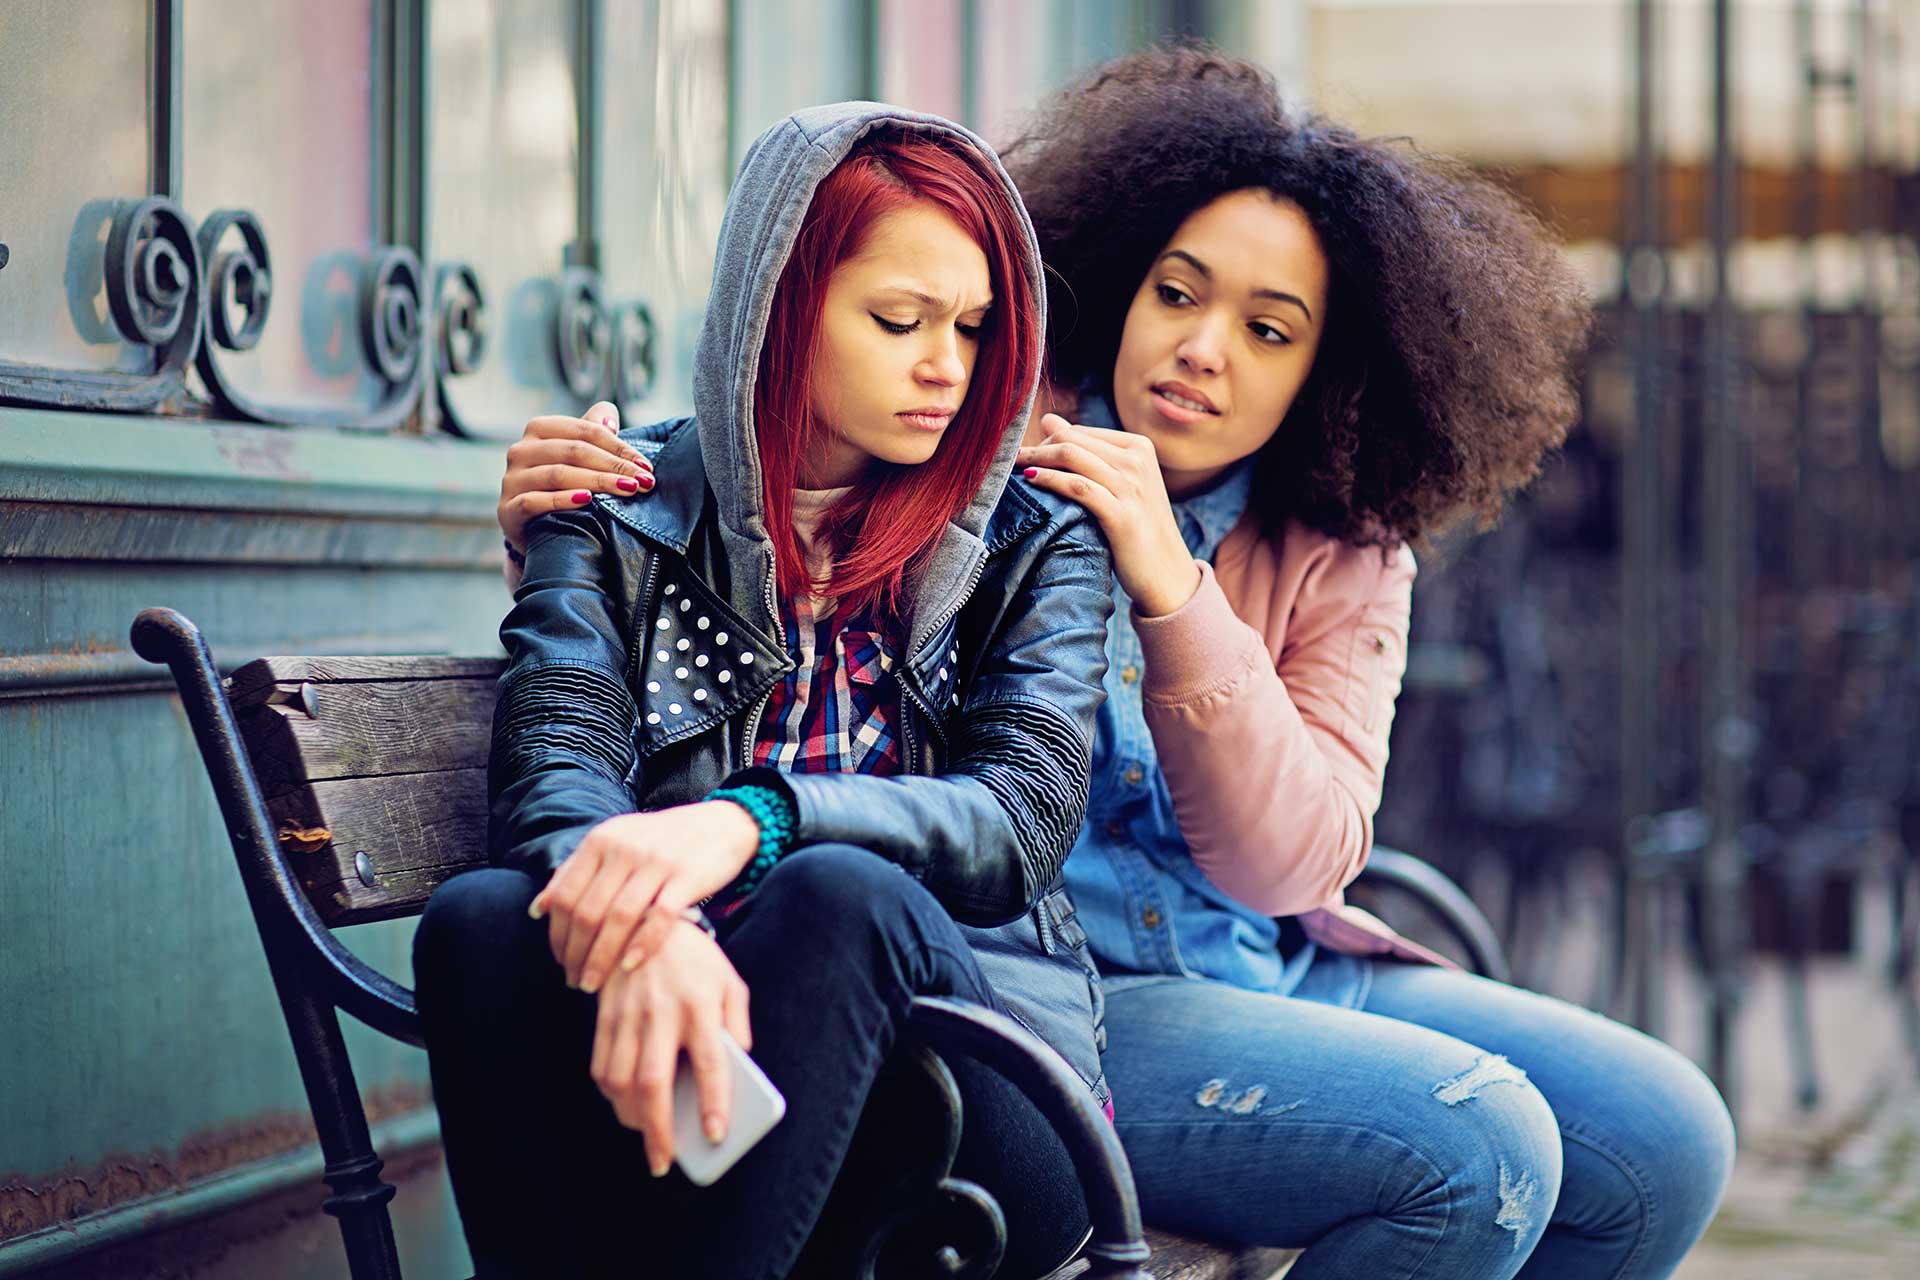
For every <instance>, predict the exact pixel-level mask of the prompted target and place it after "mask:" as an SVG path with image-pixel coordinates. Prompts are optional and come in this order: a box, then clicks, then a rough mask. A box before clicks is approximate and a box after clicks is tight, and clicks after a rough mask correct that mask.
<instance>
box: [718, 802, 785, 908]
mask: <svg viewBox="0 0 1920 1280" xmlns="http://www.w3.org/2000/svg"><path fill="white" fill-rule="evenodd" d="M707 799H709V800H730V801H732V802H733V803H734V804H737V805H739V806H740V807H741V808H742V809H745V810H746V811H747V816H748V817H750V818H752V819H753V820H754V822H756V823H758V824H759V827H760V848H759V849H758V850H757V851H755V853H754V855H753V861H752V862H750V863H748V864H747V867H746V869H745V870H744V871H742V872H741V873H740V875H739V877H738V878H736V879H735V880H734V882H733V884H732V885H731V886H729V891H730V895H731V896H732V897H735V898H744V897H746V896H747V895H748V894H750V893H752V892H753V891H754V890H755V889H756V888H758V887H759V885H760V882H761V881H762V880H764V879H766V877H767V872H769V871H771V870H773V864H774V863H776V862H778V861H780V859H782V858H784V857H786V856H787V854H788V853H789V852H791V851H792V849H793V837H794V828H795V827H796V826H797V825H798V823H799V816H800V815H799V814H798V813H796V812H795V811H794V805H793V800H792V798H791V797H789V796H788V795H787V794H786V793H784V792H782V791H777V790H775V789H774V788H772V787H756V786H743V787H722V788H720V790H718V791H715V792H714V793H712V794H711V795H709V796H708V797H707Z"/></svg>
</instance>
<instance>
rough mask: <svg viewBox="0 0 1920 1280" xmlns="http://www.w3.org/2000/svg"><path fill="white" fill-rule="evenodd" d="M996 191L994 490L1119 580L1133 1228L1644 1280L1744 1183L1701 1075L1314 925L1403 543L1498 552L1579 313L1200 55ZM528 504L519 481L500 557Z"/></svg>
mask: <svg viewBox="0 0 1920 1280" xmlns="http://www.w3.org/2000/svg"><path fill="white" fill-rule="evenodd" d="M1006 156H1007V162H1008V165H1009V168H1010V169H1011V170H1012V171H1013V173H1014V176H1015V180H1016V181H1017V183H1018V184H1019V186H1020V190H1021V194H1022V197H1023V198H1024V199H1025V200H1026V202H1027V205H1028V207H1029V209H1030V211H1031V213H1032V216H1033V220H1034V224H1035V227H1036V229H1037V231H1038V233H1039V236H1040V241H1041V247H1042V256H1043V258H1044V260H1045V261H1046V263H1047V265H1048V268H1049V273H1050V275H1049V287H1050V291H1051V295H1052V296H1051V302H1050V315H1049V343H1050V349H1051V350H1050V359H1051V373H1052V378H1053V382H1054V393H1053V395H1054V399H1053V405H1054V407H1055V408H1056V409H1058V410H1060V413H1057V414H1055V415H1052V416H1049V417H1047V418H1045V419H1043V420H1042V423H1041V425H1040V427H1039V428H1038V429H1037V430H1036V431H1034V432H1031V433H1030V434H1029V437H1028V441H1027V447H1026V448H1025V449H1024V450H1023V451H1022V454H1021V456H1020V458H1019V460H1018V463H1017V465H1018V466H1020V467H1022V468H1023V475H1024V477H1025V479H1026V481H1027V482H1028V483H1029V484H1030V485H1031V486H1033V487H1034V488H1038V489H1042V490H1046V491H1048V492H1050V493H1053V494H1056V495H1059V496H1064V497H1067V498H1070V499H1072V500H1074V501H1077V502H1079V503H1080V504H1082V505H1083V506H1085V507H1086V509H1087V510H1088V511H1089V512H1090V513H1092V515H1093V516H1094V517H1095V518H1096V519H1097V520H1098V521H1099V522H1100V524H1101V525H1102V527H1103V528H1104V530H1105V532H1106V534H1107V537H1108V540H1109V542H1110V543H1111V546H1112V552H1113V563H1114V573H1115V578H1116V592H1117V594H1116V605H1117V606H1118V607H1117V608H1116V611H1115V613H1114V615H1113V618H1112V619H1111V621H1110V624H1109V634H1108V659H1109V664H1108V669H1107V675H1106V689H1107V702H1106V704H1105V705H1104V707H1103V708H1102V710H1101V712H1100V717H1099V734H1098V737H1097V739H1096V745H1095V756H1094V771H1093V780H1092V801H1091V804H1090V806H1089V809H1088V818H1087V822H1086V825H1085V826H1084V827H1083V829H1082V832H1081V835H1080V839H1079V841H1078V843H1077V844H1076V846H1075V850H1074V852H1073V854H1072V856H1071V857H1070V858H1069V859H1068V862H1067V879H1068V883H1069V886H1070V888H1071V889H1072V891H1073V897H1074V900H1075V902H1076V904H1077V907H1078V923H1079V924H1080V925H1081V926H1083V927H1084V928H1085V930H1086V932H1087V934H1088V935H1089V936H1090V939H1091V942H1092V945H1093V950H1094V953H1095V955H1096V957H1097V958H1098V960H1099V962H1100V965H1101V969H1102V974H1103V987H1104V990H1105V996H1106V1027H1107V1034H1108V1045H1107V1049H1106V1052H1105V1054H1104V1057H1103V1064H1104V1065H1105V1067H1106V1069H1107V1073H1108V1078H1109V1080H1110V1082H1111V1085H1112V1088H1113V1095H1114V1100H1115V1107H1116V1125H1117V1127H1118V1129H1119V1132H1120V1135H1121V1138H1122V1141H1123V1142H1124V1144H1125V1146H1126V1149H1127V1152H1128V1156H1129V1158H1130V1159H1131V1161H1132V1163H1133V1167H1134V1173H1135V1177H1136V1180H1137V1182H1138V1185H1139V1187H1140V1191H1141V1196H1142V1200H1143V1206H1144V1208H1145V1210H1146V1213H1147V1215H1148V1219H1149V1220H1150V1221H1153V1222H1155V1223H1158V1224H1160V1225H1162V1226H1167V1227H1171V1228H1174V1229H1176V1230H1182V1231H1186V1232H1188V1233H1191V1234H1194V1235H1199V1236H1204V1237H1207V1238H1210V1239H1214V1240H1221V1241H1230V1242H1235V1243H1241V1244H1249V1245H1277V1246H1286V1247H1294V1248H1301V1249H1304V1250H1305V1252H1304V1254H1303V1255H1302V1256H1301V1258H1300V1259H1299V1260H1298V1262H1297V1263H1296V1264H1295V1266H1294V1269H1293V1270H1292V1271H1291V1272H1290V1273H1289V1274H1290V1276H1292V1277H1293V1278H1294V1280H1320V1278H1321V1277H1331V1276H1369V1277H1372V1276H1415V1275H1419V1276H1461V1277H1466V1276H1472V1277H1495V1278H1497V1277H1509V1276H1514V1275H1517V1274H1524V1275H1527V1276H1535V1277H1552V1278H1553V1280H1584V1278H1586V1277H1602V1276H1605V1277H1615V1278H1619V1277H1633V1278H1636V1280H1638V1278H1644V1277H1658V1276H1665V1275H1668V1274H1670V1273H1671V1272H1672V1270H1673V1269H1674V1268H1675V1266H1676V1265H1677V1264H1678V1262H1679V1260H1680V1259H1681V1258H1682V1257H1683V1256H1684V1255H1685V1253H1686V1252H1687V1250H1688V1249H1689V1248H1691V1246H1692V1244H1693V1242H1694V1241H1695V1240H1696V1239H1697V1238H1698V1236H1699V1234H1700V1232H1701V1231H1702V1230H1703V1229H1704V1228H1705V1226H1706V1223H1707V1221H1708V1220H1709V1219H1710V1218H1711V1216H1712V1214H1713V1211H1714V1209H1715V1207H1716V1206H1717V1204H1718V1202H1719V1198H1720V1195H1721V1193H1722V1191H1723V1189H1724V1185H1725V1182H1726V1178H1727V1174H1728V1171H1729V1168H1730V1165H1731V1161H1732V1154H1733V1131H1732V1123H1731V1121H1730V1119H1729V1117H1728V1115H1727V1111H1726V1108H1725V1106H1724V1105H1723V1104H1722V1102H1721V1100H1720V1098H1719V1096H1718V1095H1717V1094H1716V1093H1715V1092H1714V1090H1713V1087H1712V1085H1711V1084H1710V1083H1708V1081H1707V1080H1706V1078H1705V1077H1704V1076H1703V1075H1701V1073H1700V1072H1699V1071H1698V1070H1696V1069H1695V1068H1694V1067H1693V1066H1692V1064H1690V1063H1689V1062H1687V1061H1686V1060H1685V1059H1684V1058H1682V1057H1681V1056H1680V1055H1679V1054H1677V1053H1675V1052H1674V1051H1673V1050H1672V1049H1670V1048H1668V1047H1667V1046H1665V1045H1663V1044H1661V1043H1659V1042H1658V1041H1655V1040H1652V1039H1649V1038H1647V1037H1645V1036H1643V1035H1641V1034H1639V1033H1638V1032H1636V1031H1633V1030H1631V1029H1629V1028H1626V1027H1623V1026H1620V1025H1618V1024H1615V1023H1613V1022H1610V1021H1608V1020H1606V1019H1605V1018H1602V1017H1600V1016H1599V1015H1596V1014H1593V1013H1590V1012H1588V1011H1587V1010H1584V1009H1579V1008H1576V1007H1574V1006H1571V1005H1568V1004H1565V1003H1562V1002H1560V1001H1556V1000H1552V999H1549V998H1546V997H1543V996H1540V995H1536V994H1533V993H1530V992H1526V991H1522V990H1518V989H1515V988H1512V987H1507V986H1503V985H1501V984H1498V983H1494V982H1490V981H1487V980H1484V979H1481V978H1477V977H1474V976H1471V975H1468V974H1464V973H1461V972H1459V971H1457V970H1455V969H1453V968H1451V967H1449V966H1446V965H1445V964H1444V963H1435V960H1436V958H1435V957H1432V956H1431V955H1429V954H1428V953H1425V952H1423V951H1422V950H1421V949H1420V948H1418V947H1416V946H1414V945H1412V944H1411V943H1409V942H1407V941H1406V940H1405V939H1402V938H1400V937H1398V936H1397V935H1396V934H1394V933H1393V932H1392V931H1391V930H1389V929H1387V928H1386V927H1385V926H1384V925H1382V924H1381V923H1380V922H1379V921H1377V920H1374V919H1372V918H1371V917H1369V916H1367V915H1365V914H1364V913H1362V912H1359V911H1357V910H1355V909H1353V908H1351V907H1348V906H1346V905H1345V904H1344V903H1343V901H1342V896H1341V895H1342V891H1343V890H1344V888H1345V887H1346V886H1347V885H1348V884H1350V883H1351V882H1352V881H1353V879H1354V878H1355V877H1356V876H1357V875H1358V874H1359V871H1360V869H1361V867H1362V865H1363V864H1364V863H1365V861H1366V858H1367V854H1368V851H1369V849H1370V847H1371V843H1372V818H1373V814H1374V811H1375V809H1376V808H1377V807H1378V804H1379V800H1380V795H1381V788H1382V783H1383V778H1384V774H1385V770H1386V764H1387V746H1388V733H1389V729H1390V727H1391V724H1392V720H1393V709H1394V701H1395V698H1396V697H1397V696H1398V693H1399V689H1400V683H1401V677H1402V674H1403V672H1404V668H1405V663H1406V645H1407V635H1408V627H1409V614H1410V608H1411V601H1412V585H1413V578H1414V561H1413V556H1412V553H1411V552H1410V551H1409V550H1408V546H1409V544H1419V543H1421V542H1423V541H1425V540H1427V539H1429V538H1431V537H1432V536H1433V535H1435V534H1436V533H1438V532H1440V531H1442V530H1444V529H1446V528H1447V527H1449V526H1452V525H1455V524H1457V523H1460V522H1462V521H1469V520H1471V521H1478V522H1480V523H1482V524H1485V523H1487V522H1490V521H1491V520H1492V519H1494V518H1495V517H1496V516H1497V515H1498V513H1499V511H1500V509H1501V507H1502V505H1503V504H1504V502H1505V501H1506V500H1507V498H1508V497H1509V496H1511V495H1512V494H1513V493H1514V492H1515V491H1516V490H1518V489H1519V488H1520V487H1522V486H1523V485H1525V484H1526V483H1527V482H1528V481H1529V480H1530V479H1531V478H1532V477H1533V476H1534V475H1535V474H1536V473H1537V471H1538V469H1539V466H1540V463H1541V460H1542V458H1543V457H1544V456H1545V455H1546V453H1547V452H1548V451H1549V450H1551V449H1552V448H1554V447H1555V446H1556V445H1558V444H1559V442H1560V441H1561V440H1562V439H1563V438H1564V436H1565V433H1566V431H1567V429H1568V427H1569V426H1570V424H1571V423H1572V421H1573V419H1574V416H1575V411H1576V401H1575V395H1574V389H1573V386H1572V381H1571V378H1572V366H1573V363H1574V361H1575V359H1576V358H1577V356H1578V353H1579V351H1580V350H1581V347H1582V344H1583V342H1584V339H1585V335H1586V329H1587V324H1588V311H1587V306H1586V303H1585V301H1584V299H1583V296H1582V292H1581V290H1580V288H1579V286H1578V283H1577V282H1576V281H1575V279H1574V278H1573V276H1572V275H1571V273H1570V272H1569V271H1568V269H1567V268H1566V267H1565V266H1564V265H1563V264H1562V262H1561V260H1560V258H1559V255H1558V253H1557V251H1556V248H1555V246H1554V244H1553V242H1552V240H1551V238H1550V237H1549V236H1548V235H1547V233H1546V232H1545V231H1544V230H1543V228H1542V227H1541V226H1540V225H1539V224H1538V223H1537V222H1536V221H1535V220H1534V219H1533V218H1531V217H1530V216H1528V215H1527V214H1526V213H1525V212H1524V211H1523V210H1522V209H1521V208H1520V207H1519V206H1518V205H1516V204H1515V203H1514V202H1513V201H1512V200H1511V199H1510V198H1508V197H1507V196H1506V195H1504V194H1502V193H1501V192H1500V191H1499V190H1498V189H1497V188H1495V187H1493V186H1491V185H1489V184H1487V183H1486V182H1484V181H1482V180H1480V179H1478V178H1476V177H1475V176H1473V175H1472V174H1471V173H1469V172H1468V171H1467V170H1466V169H1465V168H1464V167H1462V166H1460V165H1457V164H1454V163H1451V162H1448V161H1444V160H1441V159H1438V158H1435V157H1430V156H1426V155H1423V154H1421V153H1419V152H1418V151H1416V150H1415V149H1413V148H1412V147H1410V146H1407V145H1403V144H1399V143H1392V142H1385V141H1378V140H1368V139H1363V138H1360V137H1358V136H1356V135H1354V134H1353V133H1351V132H1349V131H1347V130H1345V129H1342V128H1340V127H1338V126H1336V125H1334V124H1331V123H1329V122H1327V121H1325V120H1322V119H1318V118H1313V117H1306V116H1302V115H1298V114H1295V113H1293V112H1291V111H1289V110H1288V109H1287V108H1286V107H1285V106H1284V105H1283V104H1282V103H1281V101H1280V98H1279V95H1278V93H1277V92H1276V91H1275V88H1274V85H1273V82H1272V80H1271V79H1270V77H1268V76H1267V75H1266V73H1264V72H1263V71H1261V70H1260V69H1259V68H1257V67H1255V66H1254V65H1252V64H1250V63H1247V62H1244V61H1241V60H1239V59H1235V58H1231V57H1227V56H1223V55H1220V54H1217V53H1212V52H1208V51H1205V50H1199V49H1176V50H1167V51H1155V52H1149V53H1143V54H1138V55H1134V56H1130V57H1126V58H1122V59H1119V60H1116V61H1114V62H1111V63H1108V64H1105V65H1104V66H1102V67H1100V68H1097V69H1096V70H1095V71H1094V72H1093V73H1092V74H1091V75H1090V76H1089V77H1088V78H1087V79H1086V80H1085V81H1083V82H1082V83H1081V84H1079V85H1077V86H1075V87H1074V88H1072V89H1069V90H1068V91H1067V92H1065V93H1064V94H1062V95H1060V96H1059V97H1058V98H1056V99H1055V100H1054V101H1053V102H1052V103H1050V104H1049V105H1047V106H1046V107H1045V108H1044V109H1043V110H1042V111H1041V112H1040V113H1039V115H1038V116H1037V117H1036V118H1035V120H1034V121H1033V122H1032V123H1031V125H1030V127H1029V129H1028V131H1027V132H1026V134H1025V135H1024V136H1023V137H1022V138H1020V139H1019V140H1018V141H1016V142H1015V143H1014V144H1013V145H1012V146H1011V147H1009V148H1008V150H1007V152H1006ZM1062 415H1064V416H1062ZM1070 419H1071V420H1070ZM524 447H526V446H523V448H524ZM529 460H531V455H530V459H529ZM602 470H604V468H602ZM579 478H580V479H581V480H582V481H585V480H586V479H587V477H585V476H581V477H579ZM569 482H571V481H569ZM609 482H610V481H609ZM1015 483H1016V484H1017V483H1019V482H1018V481H1016V482H1015ZM552 487H555V486H552V485H541V484H539V483H537V482H531V481H530V479H529V475H528V473H527V471H526V469H525V468H524V467H520V468H517V469H516V472H510V474H509V476H508V480H507V483H506V486H505V488H504V490H503V492H504V494H505V497H504V498H503V504H502V523H503V525H504V526H506V527H507V529H508V533H509V537H511V536H512V531H513V528H514V518H515V510H514V508H515V506H516V505H518V506H519V507H526V506H528V505H529V504H537V503H539V502H541V501H545V500H546V499H545V497H544V495H542V494H540V493H539V492H537V491H538V490H540V489H543V488H552ZM522 518H524V517H522ZM1276 917H1277V918H1278V919H1276Z"/></svg>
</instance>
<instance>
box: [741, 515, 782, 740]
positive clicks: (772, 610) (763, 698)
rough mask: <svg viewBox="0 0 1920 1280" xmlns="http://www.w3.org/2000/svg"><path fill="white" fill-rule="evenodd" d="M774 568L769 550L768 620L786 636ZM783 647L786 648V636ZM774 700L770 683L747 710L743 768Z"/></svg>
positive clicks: (743, 727)
mask: <svg viewBox="0 0 1920 1280" xmlns="http://www.w3.org/2000/svg"><path fill="white" fill-rule="evenodd" d="M774 569H775V565H774V559H773V552H771V551H769V552H767V592H766V595H767V620H768V621H769V622H770V623H771V624H772V633H773V634H778V635H781V636H783V637H784V635H785V630H784V628H782V627H781V625H780V602H779V601H777V600H775V599H774V598H773V578H774ZM781 647H782V648H783V649H784V648H785V641H784V638H783V640H782V646H781ZM772 700H773V686H772V685H768V686H767V690H766V692H765V693H762V694H761V695H760V700H759V701H757V702H755V703H754V704H753V710H751V711H749V712H747V718H746V719H745V720H744V721H742V722H741V726H740V727H741V731H742V732H741V734H740V765H739V767H740V768H742V769H744V768H747V767H748V766H750V765H751V764H752V763H753V742H754V738H755V736H756V735H757V734H758V733H759V732H760V717H761V715H762V714H763V713H765V711H766V709H767V703H769V702H771V701H772Z"/></svg>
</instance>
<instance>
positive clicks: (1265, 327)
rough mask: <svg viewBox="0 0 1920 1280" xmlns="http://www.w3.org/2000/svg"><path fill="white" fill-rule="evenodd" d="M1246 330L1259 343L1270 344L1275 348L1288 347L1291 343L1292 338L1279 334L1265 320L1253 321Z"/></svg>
mask: <svg viewBox="0 0 1920 1280" xmlns="http://www.w3.org/2000/svg"><path fill="white" fill-rule="evenodd" d="M1247 329H1248V331H1249V332H1251V333H1252V334H1253V336H1254V337H1256V338H1258V339H1260V341H1262V342H1266V343H1271V344H1272V345H1273V346H1276V347H1285V346H1289V345H1291V344H1292V342H1293V339H1292V338H1289V337H1288V336H1287V335H1286V334H1284V333H1282V332H1280V331H1279V330H1278V329H1276V328H1274V327H1273V326H1272V325H1270V324H1268V323H1267V322H1266V321H1265V320H1255V321H1254V322H1253V323H1252V324H1249V325H1248V326H1247Z"/></svg>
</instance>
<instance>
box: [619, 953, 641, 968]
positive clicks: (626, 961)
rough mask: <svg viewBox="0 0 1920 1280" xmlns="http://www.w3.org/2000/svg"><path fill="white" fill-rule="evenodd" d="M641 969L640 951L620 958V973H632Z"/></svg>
mask: <svg viewBox="0 0 1920 1280" xmlns="http://www.w3.org/2000/svg"><path fill="white" fill-rule="evenodd" d="M639 967H640V953H639V952H638V951H629V952H628V953H627V954H626V955H624V956H621V957H620V972H622V973H632V972H633V971H634V970H635V969H638V968H639Z"/></svg>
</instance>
